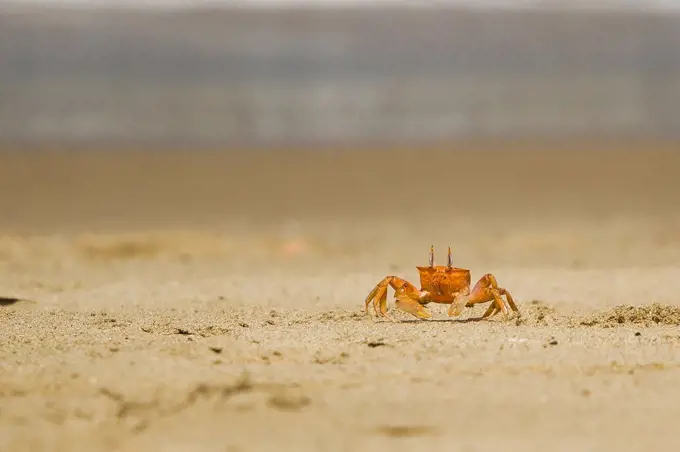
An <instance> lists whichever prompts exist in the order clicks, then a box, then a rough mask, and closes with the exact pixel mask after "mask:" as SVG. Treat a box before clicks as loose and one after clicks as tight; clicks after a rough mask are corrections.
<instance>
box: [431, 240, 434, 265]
mask: <svg viewBox="0 0 680 452" xmlns="http://www.w3.org/2000/svg"><path fill="white" fill-rule="evenodd" d="M430 267H432V268H434V245H431V246H430Z"/></svg>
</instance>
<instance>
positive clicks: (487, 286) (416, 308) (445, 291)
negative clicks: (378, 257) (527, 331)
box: [366, 246, 519, 320]
mask: <svg viewBox="0 0 680 452" xmlns="http://www.w3.org/2000/svg"><path fill="white" fill-rule="evenodd" d="M416 268H417V269H418V272H419V273H420V286H421V288H420V289H418V288H417V287H416V286H414V285H413V284H411V283H410V282H408V281H406V280H404V279H401V278H399V277H397V276H386V277H385V278H383V280H382V281H380V282H379V283H378V284H377V285H376V286H375V287H374V288H373V290H371V292H370V293H369V294H368V296H367V297H366V313H368V305H369V304H371V302H373V308H374V310H375V313H376V314H377V315H378V316H382V317H385V318H386V319H388V320H393V319H392V318H391V317H390V316H388V315H387V286H391V287H392V288H393V289H394V291H395V294H394V296H395V304H396V306H397V308H398V309H399V310H401V311H403V312H406V313H408V314H411V315H413V316H415V317H417V318H419V319H429V318H430V317H432V314H430V312H429V311H428V310H427V309H426V308H425V306H426V305H427V304H429V303H440V304H448V305H451V306H450V307H449V310H448V314H449V316H458V315H460V313H461V312H463V309H464V308H465V307H472V306H473V305H475V304H477V303H486V302H487V301H492V302H493V303H491V305H490V306H489V308H488V309H487V310H486V312H485V313H484V315H482V318H487V317H491V316H494V315H496V314H498V313H499V312H503V314H504V315H505V316H506V317H507V316H508V311H509V310H508V305H509V307H510V309H512V310H513V311H515V312H519V310H518V309H517V305H515V301H514V300H513V299H512V295H510V292H508V291H507V290H505V289H504V288H502V287H499V286H498V282H497V281H496V278H495V277H494V276H493V275H492V274H491V273H487V274H485V275H484V276H482V277H481V278H480V280H479V281H478V282H477V284H475V286H474V288H473V289H472V292H471V291H470V270H467V269H465V268H457V267H454V266H453V260H452V259H451V247H449V255H448V262H447V264H446V266H444V265H435V264H434V246H432V247H430V265H429V266H428V267H418V266H416ZM502 295H505V298H506V300H507V303H506V300H503V297H502Z"/></svg>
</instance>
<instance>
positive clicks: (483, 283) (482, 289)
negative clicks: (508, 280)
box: [449, 273, 519, 318]
mask: <svg viewBox="0 0 680 452" xmlns="http://www.w3.org/2000/svg"><path fill="white" fill-rule="evenodd" d="M503 295H505V298H506V300H507V304H506V302H505V300H503V297H502V296H503ZM460 298H461V301H460V302H454V303H453V304H452V305H451V308H450V309H449V315H450V316H453V315H458V314H460V310H461V309H460V308H461V307H462V305H463V304H462V301H465V305H464V306H466V307H471V306H473V305H475V304H478V303H486V302H487V301H493V303H492V304H491V306H489V309H487V310H486V312H485V313H484V315H482V318H487V317H492V316H494V315H496V314H498V312H503V314H504V315H505V316H507V315H508V306H509V307H510V309H512V310H513V311H515V312H519V309H517V305H516V304H515V301H514V300H513V299H512V295H510V292H508V291H507V290H506V289H504V288H502V287H499V286H498V281H496V277H495V276H493V275H492V274H491V273H487V274H485V275H484V276H482V277H481V278H480V280H479V281H478V282H477V284H476V285H475V287H474V288H473V289H472V292H470V295H467V296H463V297H460Z"/></svg>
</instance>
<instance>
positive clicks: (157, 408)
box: [0, 143, 680, 451]
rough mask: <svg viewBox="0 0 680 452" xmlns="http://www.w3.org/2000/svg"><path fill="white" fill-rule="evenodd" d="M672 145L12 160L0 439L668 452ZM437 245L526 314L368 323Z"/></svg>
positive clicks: (8, 446)
mask: <svg viewBox="0 0 680 452" xmlns="http://www.w3.org/2000/svg"><path fill="white" fill-rule="evenodd" d="M546 151H547V152H546ZM678 151H680V146H678V145H676V144H658V143H628V144H626V145H625V146H624V145H621V144H619V145H616V144H570V145H565V144H554V143H553V144H546V143H544V144H535V143H534V144H526V143H513V144H507V145H502V144H493V145H492V144H469V143H468V144H465V143H463V144H458V145H455V146H452V147H451V149H445V148H442V149H432V150H429V149H420V150H417V151H416V150H408V149H404V150H393V151H392V152H388V151H387V150H385V151H380V150H377V151H373V152H358V151H357V152H340V151H332V150H330V151H322V152H317V153H312V152H305V151H288V152H279V153H268V152H265V151H262V152H253V153H250V154H245V153H238V152H205V153H198V152H191V151H186V152H173V153H162V152H147V153H144V152H140V151H132V150H130V151H128V150H124V151H114V150H111V151H104V152H91V153H88V152H80V151H72V152H67V151H54V150H52V151H41V152H35V153H26V152H21V153H20V152H9V153H0V211H1V212H2V215H3V217H2V223H1V224H0V227H1V231H0V232H1V235H0V296H2V297H4V298H2V299H0V322H1V325H2V327H1V328H0V344H2V345H1V347H0V450H3V451H5V450H6V451H10V450H11V451H22V450H31V451H39V450H73V451H80V450H83V451H98V450H121V451H128V450H129V451H132V450H135V451H138V450H163V451H170V450H209V451H212V450H216V451H218V450H219V451H265V450H291V451H293V450H295V451H311V450H323V451H336V450H337V451H340V450H351V451H361V450H389V451H400V450H428V451H481V450H495V451H499V450H517V451H545V450H555V451H558V450H559V451H561V450H564V451H567V450H568V451H573V450H579V451H587V450H619V451H621V450H641V449H643V448H646V449H649V450H673V449H674V448H675V446H676V444H677V443H678V441H680V431H678V429H677V419H678V418H679V417H680V404H678V400H680V389H679V388H680V386H679V385H678V381H680V328H679V325H680V299H679V297H678V291H679V290H680V211H679V210H678V207H677V206H678V202H677V200H678V195H679V194H680V191H679V189H680V181H679V179H678V177H677V170H678V168H680V153H679V152H678ZM431 244H433V245H434V246H435V248H436V250H437V258H438V260H439V261H440V262H441V261H444V259H445V250H446V247H447V246H448V245H451V246H452V248H453V251H454V263H455V264H456V265H458V266H461V267H465V268H469V269H471V271H472V276H473V279H475V280H476V279H477V278H479V277H481V276H482V275H483V274H484V273H486V272H492V273H493V274H494V275H496V277H497V279H498V281H499V283H500V284H501V285H502V286H503V287H505V288H507V289H508V290H509V291H510V292H511V293H512V295H513V296H514V298H515V299H516V300H517V302H518V306H519V309H520V311H521V315H520V316H517V317H512V318H509V319H505V318H503V317H502V316H500V315H499V316H497V317H495V318H494V319H492V320H488V321H475V320H474V319H475V317H477V316H479V315H480V314H481V313H482V312H483V310H484V309H485V308H486V306H480V307H477V308H475V309H468V310H466V311H465V312H464V313H463V314H462V315H461V317H460V318H459V319H455V320H452V319H450V318H448V317H447V316H446V307H445V306H434V307H432V308H431V311H432V312H433V314H434V315H433V319H432V320H430V321H415V320H413V319H412V318H411V317H409V316H408V315H407V314H402V313H399V312H398V311H396V310H394V304H393V301H392V296H391V293H392V292H390V301H389V306H390V314H392V315H393V316H394V317H395V318H397V319H398V320H399V321H398V322H386V321H382V320H378V319H376V318H375V316H373V315H367V314H365V313H364V310H363V301H364V297H365V296H366V295H367V293H368V292H369V291H370V289H371V288H372V287H373V285H375V284H376V283H377V282H378V281H379V280H380V279H381V278H382V277H383V276H385V275H389V274H393V275H399V276H402V277H405V278H408V279H409V280H411V281H414V282H416V281H417V280H416V278H417V273H416V270H415V266H416V265H422V264H425V263H426V262H427V253H428V250H429V246H430V245H431Z"/></svg>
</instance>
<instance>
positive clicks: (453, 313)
mask: <svg viewBox="0 0 680 452" xmlns="http://www.w3.org/2000/svg"><path fill="white" fill-rule="evenodd" d="M469 300H470V296H469V295H460V294H459V295H456V298H454V300H453V303H451V307H449V317H458V316H459V315H460V314H461V313H462V312H463V309H465V306H466V305H467V302H468V301H469Z"/></svg>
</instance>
